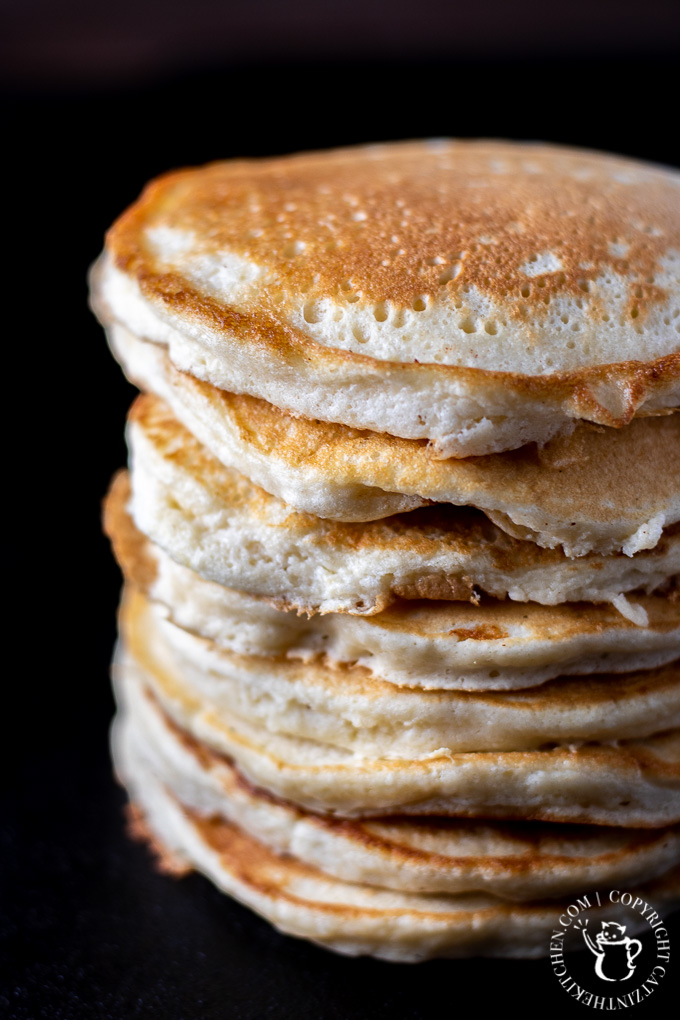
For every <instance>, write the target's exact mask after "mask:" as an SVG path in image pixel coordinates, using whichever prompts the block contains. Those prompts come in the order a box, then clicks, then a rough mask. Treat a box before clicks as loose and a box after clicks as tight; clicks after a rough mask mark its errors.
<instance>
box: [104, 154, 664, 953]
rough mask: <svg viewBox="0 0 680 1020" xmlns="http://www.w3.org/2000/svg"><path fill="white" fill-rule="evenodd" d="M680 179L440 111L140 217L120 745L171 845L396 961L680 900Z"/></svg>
mask: <svg viewBox="0 0 680 1020" xmlns="http://www.w3.org/2000/svg"><path fill="white" fill-rule="evenodd" d="M679 187H680V180H679V178H678V175H677V174H675V173H673V172H672V171H670V170H664V169H662V168H656V167H648V166H645V165H643V164H638V163H633V162H631V161H627V160H623V159H619V158H615V157H610V156H604V155H601V154H596V153H589V152H579V151H577V150H568V149H559V148H553V147H548V146H540V145H519V144H510V143H501V142H442V141H438V142H432V143H408V144H397V145H391V146H375V147H369V148H362V149H353V150H350V149H348V150H337V151H334V152H329V153H317V154H306V155H302V156H296V157H289V158H280V159H272V160H265V161H242V162H238V161H231V162H227V163H216V164H213V165H210V166H207V167H204V168H200V169H197V170H186V171H181V172H178V173H174V174H170V175H167V176H165V177H163V178H161V179H159V180H158V181H156V182H154V183H153V184H151V185H150V186H149V187H148V188H147V189H146V191H145V192H144V194H143V195H142V197H141V198H140V199H139V201H138V202H137V203H136V204H135V205H134V206H132V207H131V208H130V209H129V210H128V211H127V212H126V213H125V214H124V215H123V216H122V217H121V219H120V220H119V221H118V222H117V223H116V224H115V225H114V227H113V228H112V230H111V231H110V233H109V235H108V238H107V243H106V248H105V251H104V254H103V255H102V257H101V258H100V260H99V261H98V263H97V264H96V265H95V267H94V269H93V272H92V301H93V305H94V308H95V310H96V313H97V315H98V316H99V318H100V319H101V321H102V323H103V324H104V325H105V327H106V330H107V334H108V338H109V342H110V345H111V348H112V350H113V352H114V354H115V356H116V357H117V359H118V360H119V362H120V363H121V365H122V367H123V369H124V371H125V373H126V374H127V376H128V377H129V378H130V379H131V380H132V381H133V382H134V383H136V384H137V385H138V386H139V387H140V389H141V390H142V395H141V396H139V397H138V398H137V400H136V401H135V403H134V404H133V406H132V409H131V411H130V416H129V423H128V442H129V448H130V466H129V472H123V473H121V474H119V475H118V476H117V477H116V478H115V479H114V482H113V484H112V487H111V491H110V493H109V495H108V497H107V501H106V508H105V526H106V530H107V532H108V534H109V535H110V537H111V540H112V542H113V546H114V550H115V553H116V557H117V559H118V562H119V563H120V566H121V568H122V571H123V573H124V577H125V588H124V592H123V599H122V606H121V614H120V643H119V647H118V650H117V652H116V657H115V661H114V667H113V675H114V683H115V688H116V696H117V699H118V704H119V712H118V716H117V718H116V721H115V723H114V729H113V754H114V760H115V767H116V771H117V774H118V776H119V778H120V780H121V782H122V783H123V784H124V785H125V787H126V788H127V790H128V792H129V795H130V799H131V802H132V805H133V806H134V811H135V817H136V819H137V825H136V827H137V830H138V831H142V832H144V833H145V834H146V837H147V838H148V839H149V840H150V841H151V842H152V844H153V845H154V847H155V848H156V850H157V851H158V853H159V855H160V858H161V861H162V862H163V863H164V864H165V865H166V866H168V867H170V868H172V869H176V870H179V871H182V870H185V869H192V868H194V869H198V870H199V871H201V872H203V873H204V874H206V875H207V876H208V877H209V878H210V879H212V881H213V882H215V883H216V884H217V885H218V886H219V887H220V888H222V889H223V890H225V891H226V892H227V893H229V894H230V895H232V896H234V897H236V898H237V899H238V900H240V901H241V902H243V903H245V904H247V905H248V906H250V907H251V908H252V909H254V910H256V911H257V912H259V913H260V914H262V915H263V916H264V917H266V918H268V919H269V920H270V921H271V922H272V923H273V924H274V925H276V926H277V927H278V928H280V929H282V930H283V931H285V932H289V933H291V934H294V935H297V936H302V937H305V938H308V939H312V940H314V941H315V942H317V943H320V944H322V945H325V946H327V947H330V948H332V949H335V950H338V951H340V952H343V953H348V954H372V955H375V956H379V957H383V958H385V959H390V960H405V961H413V960H422V959H426V958H428V957H433V956H466V955H467V956H469V955H488V956H516V957H523V956H525V957H531V956H538V955H545V954H547V953H548V951H549V936H550V932H551V931H552V930H553V928H554V926H555V923H556V918H557V917H558V915H559V913H560V912H561V910H563V909H564V906H565V904H568V903H570V902H572V900H573V899H574V898H575V897H577V896H580V895H582V894H584V893H585V892H587V891H588V890H592V889H595V888H597V887H603V886H611V885H613V884H614V885H618V886H619V887H625V888H626V889H630V890H631V891H632V892H636V893H637V892H639V893H640V894H641V895H644V897H645V898H646V899H647V900H648V901H649V902H650V903H652V904H653V905H654V907H655V909H657V910H658V911H659V912H667V911H669V910H670V909H672V908H673V907H674V906H675V905H677V904H678V903H679V902H680V665H679V662H678V657H679V656H680V601H678V598H677V592H678V586H677V576H678V574H679V573H680V523H679V522H680V415H679V414H677V413H675V411H676V409H677V408H678V407H679V406H680V354H679V353H678V352H679V350H680V332H679V331H680V203H679V202H678V196H679V195H680V191H679ZM617 910H618V908H617V907H616V905H610V906H609V907H608V908H606V909H603V911H602V912H601V914H600V917H601V918H602V919H608V920H611V919H613V920H616V918H617V916H618V915H617Z"/></svg>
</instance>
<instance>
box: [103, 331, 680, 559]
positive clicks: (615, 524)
mask: <svg viewBox="0 0 680 1020" xmlns="http://www.w3.org/2000/svg"><path fill="white" fill-rule="evenodd" d="M110 337H111V342H112V346H113V349H114V351H115V352H116V354H117V356H118V357H119V358H120V360H121V361H122V363H123V366H124V368H125V370H126V372H127V374H128V376H129V377H130V378H131V380H132V381H133V382H135V383H137V384H138V385H140V386H141V387H142V388H143V389H145V390H148V391H150V392H152V393H155V394H157V395H158V396H159V397H161V398H162V399H163V400H164V401H167V403H168V405H169V406H170V408H171V409H172V412H173V414H175V415H176V417H177V418H178V419H179V420H180V421H181V422H182V423H183V424H184V426H185V427H186V428H187V429H188V430H189V431H190V432H191V433H192V434H193V435H194V436H196V438H198V439H199V440H200V441H201V442H202V443H203V444H205V446H206V447H207V449H208V450H209V451H210V452H211V453H212V454H213V455H214V456H215V457H217V459H218V460H220V461H221V462H222V463H223V464H225V465H226V466H227V467H231V468H235V469H236V470H238V471H240V472H241V473H243V474H245V475H246V476H247V477H248V478H249V479H250V480H251V481H254V482H256V483H257V484H258V485H261V486H262V487H263V488H264V489H266V490H267V491H268V492H270V493H273V494H274V495H276V496H278V497H279V498H281V499H283V501H284V502H286V503H288V504H289V505H290V506H292V507H294V508H295V509H297V510H300V511H302V512H309V513H313V514H317V515H318V516H320V517H328V518H332V519H335V520H345V521H360V520H374V519H377V518H381V517H387V516H388V515H390V514H392V513H396V512H401V511H404V510H410V509H413V508H415V507H417V506H421V505H423V504H425V503H427V502H430V501H434V502H443V503H453V504H457V505H472V506H476V507H478V508H480V509H482V510H483V511H484V512H485V513H486V514H487V515H488V516H489V517H491V518H492V519H494V520H496V521H497V523H499V524H500V526H501V527H505V528H506V529H507V530H509V531H510V532H511V533H513V534H518V537H527V538H530V539H533V540H534V541H536V542H538V544H539V545H542V546H547V547H548V548H553V547H555V546H557V545H561V546H562V547H563V548H564V550H565V552H566V553H567V554H568V555H571V556H574V555H582V554H583V553H587V552H591V551H595V552H601V553H607V552H611V551H614V550H619V549H623V551H624V552H626V553H627V554H629V555H631V554H633V553H635V552H638V551H639V550H640V549H645V548H651V547H653V546H654V545H655V544H656V542H657V541H658V538H659V536H660V534H661V532H662V530H663V528H664V527H665V526H667V525H668V524H670V523H673V522H675V521H676V520H678V518H680V414H672V415H668V416H662V417H657V418H646V419H642V420H639V421H636V422H633V423H631V424H630V425H629V426H628V427H627V428H625V429H621V430H615V429H605V428H602V427H600V426H597V427H594V426H592V425H589V424H582V425H580V426H579V427H578V428H577V429H576V430H575V431H574V432H573V433H572V434H571V435H569V436H562V437H560V438H556V439H553V440H550V441H549V442H548V443H547V444H546V445H545V446H544V447H543V448H536V446H535V445H533V444H531V445H529V446H527V447H525V448H524V449H522V450H518V451H515V452H514V453H506V454H495V455H490V456H486V457H472V458H468V459H466V460H448V461H441V460H437V459H435V458H434V457H433V456H432V452H431V451H430V450H428V449H427V447H425V446H424V445H423V444H422V443H421V442H417V441H415V440H408V439H396V438H395V437H394V436H388V435H385V434H384V433H376V432H366V431H359V430H357V429H350V428H347V427H346V426H343V425H337V424H330V423H328V422H322V421H318V420H317V421H310V420H309V419H306V418H301V417H299V416H294V415H291V414H290V413H289V412H284V411H280V410H279V409H278V408H276V407H273V406H272V405H271V404H267V403H266V402H265V401H262V400H257V399H255V398H253V397H248V396H237V395H235V394H230V393H226V392H225V391H224V390H219V389H217V388H216V387H214V386H211V385H209V384H207V383H201V382H199V381H197V380H195V379H194V378H193V377H192V376H189V375H187V374H186V373H183V372H178V371H177V370H176V369H174V368H173V366H172V364H171V362H170V360H169V358H168V357H167V355H165V354H164V353H163V349H162V348H161V347H159V346H158V345H157V344H150V343H144V342H143V341H139V340H137V339H135V338H134V337H133V336H132V334H130V333H128V332H127V331H125V330H121V329H118V328H116V327H114V328H113V329H112V330H111V331H110Z"/></svg>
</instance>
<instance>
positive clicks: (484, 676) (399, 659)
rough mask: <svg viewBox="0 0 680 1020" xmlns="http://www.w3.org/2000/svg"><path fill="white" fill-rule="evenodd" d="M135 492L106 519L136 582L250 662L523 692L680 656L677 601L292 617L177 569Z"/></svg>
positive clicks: (111, 506)
mask: <svg viewBox="0 0 680 1020" xmlns="http://www.w3.org/2000/svg"><path fill="white" fill-rule="evenodd" d="M128 495H129V493H128V490H127V486H126V485H125V478H124V476H121V477H120V478H119V479H118V481H117V482H116V483H114V486H113V487H112V490H111V492H110V494H109V496H108V498H107V501H106V505H105V517H104V521H105V528H106V531H107V533H108V534H109V536H110V538H111V540H112V542H113V546H114V549H115V553H116V558H117V560H118V562H119V564H120V565H121V568H122V570H123V572H124V574H125V577H126V580H127V581H128V583H129V584H130V585H131V586H132V587H134V588H136V589H137V590H139V591H141V592H142V593H144V594H145V595H147V596H149V597H150V598H152V599H153V600H154V601H155V602H157V603H158V604H159V606H162V607H163V611H164V612H165V613H166V614H167V617H168V619H169V620H171V621H173V622H174V623H176V624H178V625H179V626H180V627H183V628H184V629H185V630H188V631H191V632H192V633H195V634H199V635H201V636H203V637H205V638H209V639H211V640H214V641H215V642H216V643H217V645H218V646H220V647H221V648H223V649H225V650H226V651H229V652H235V653H237V654H239V655H258V656H286V657H288V658H293V659H302V660H304V661H312V660H316V661H326V662H329V663H331V664H339V663H350V662H357V663H358V664H359V665H360V666H363V667H364V668H366V669H368V670H369V671H370V672H371V673H372V674H373V675H374V676H377V677H380V678H382V679H384V680H387V681H389V682H390V683H396V684H399V685H406V686H412V687H422V688H425V689H428V688H437V689H461V690H501V689H515V690H516V689H521V688H525V687H533V686H535V685H536V684H539V683H543V682H544V681H545V680H549V679H552V678H553V677H556V676H558V675H560V674H585V673H601V672H627V671H631V670H636V669H650V668H652V667H654V666H658V665H663V664H665V663H667V662H670V661H672V660H673V659H675V658H677V657H678V656H680V604H679V603H678V602H677V601H675V600H674V599H672V598H668V597H667V596H666V595H650V596H635V597H633V598H631V599H630V600H629V602H628V607H627V608H628V610H629V611H630V612H632V613H633V614H634V615H635V614H638V613H639V614H643V615H644V617H645V618H646V624H645V625H644V626H638V625H636V624H635V623H633V622H632V621H631V620H628V619H627V618H626V617H624V616H622V615H621V613H619V612H618V610H617V609H615V608H614V607H613V606H610V605H607V604H601V605H592V604H588V603H566V604H562V605H559V606H551V607H546V606H541V605H539V604H538V603H536V602H526V603H516V602H512V601H510V600H506V601H499V600H496V599H490V598H484V599H481V600H480V602H479V604H478V605H475V604H474V603H471V602H438V601H427V600H421V601H417V600H416V601H411V602H408V601H405V600H399V601H398V602H397V603H395V604H394V606H393V607H391V608H388V609H385V610H383V611H382V612H381V613H378V614H376V615H373V616H356V615H351V614H347V613H345V614H339V613H329V614H326V615H325V616H319V615H316V616H312V617H306V616H304V615H296V614H292V613H290V612H285V611H282V610H279V609H276V607H274V606H270V605H268V604H267V603H265V602H263V601H262V600H261V599H256V598H253V597H252V596H248V595H246V594H245V593H243V592H236V591H232V590H231V589H228V588H224V587H222V586H221V585H218V584H215V583H214V582H212V581H206V580H204V579H203V578H202V577H200V576H199V575H198V574H195V573H194V572H193V571H191V570H188V569H187V568H186V567H183V566H182V565H181V564H179V563H175V561H174V560H173V559H172V558H171V557H170V556H168V555H167V553H165V552H164V551H163V550H162V549H161V548H160V546H157V545H155V544H154V543H153V542H150V541H149V540H148V539H147V538H145V536H144V535H142V534H141V532H140V531H139V530H138V529H137V528H136V527H135V525H134V523H133V521H132V519H131V517H130V516H129V514H128V513H127V510H126V501H127V498H128ZM614 682H615V681H614Z"/></svg>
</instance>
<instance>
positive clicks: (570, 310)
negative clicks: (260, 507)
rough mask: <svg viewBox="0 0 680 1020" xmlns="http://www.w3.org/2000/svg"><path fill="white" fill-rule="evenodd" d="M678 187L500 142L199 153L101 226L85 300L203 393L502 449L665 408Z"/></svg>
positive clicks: (471, 450)
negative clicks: (164, 348) (199, 160)
mask: <svg viewBox="0 0 680 1020" xmlns="http://www.w3.org/2000/svg"><path fill="white" fill-rule="evenodd" d="M679 182H680V177H679V176H678V174H677V173H675V172H674V171H672V170H667V169H664V168H659V167H652V166H645V165H644V164H640V163H635V162H632V161H630V160H625V159H620V158H616V157H610V156H605V155H602V154H598V153H591V152H580V151H577V150H569V149H559V148H555V147H550V146H538V145H520V144H511V143H503V142H455V141H452V142H445V141H443V142H434V143H427V142H425V143H410V144H400V145H393V146H378V147H370V148H363V149H354V150H340V151H335V152H330V153H316V154H314V153H312V154H306V155H302V156H296V157H290V158H285V159H274V160H266V161H235V162H229V163H218V164H213V165H211V166H207V167H203V168H199V169H197V170H187V171H181V172H179V173H175V174H169V175H167V176H165V177H163V178H161V179H159V180H158V181H156V182H155V183H154V184H152V185H151V186H150V187H149V188H147V190H146V191H145V193H144V194H143V196H142V197H141V199H140V200H139V201H138V202H137V203H136V204H135V205H134V206H132V208H131V209H130V210H129V211H128V212H127V213H126V214H125V215H124V216H123V217H122V218H121V219H120V220H119V221H118V223H117V224H116V225H115V226H114V228H113V229H112V231H111V232H110V234H109V237H108V240H107V252H108V254H107V258H106V260H105V262H104V264H103V265H102V267H101V270H100V272H99V274H98V279H97V281H96V283H95V290H96V296H95V300H96V301H97V303H98V307H99V309H100V314H101V315H102V316H103V317H104V318H107V317H108V318H111V317H115V318H116V319H118V321H120V322H122V324H124V325H126V326H127V327H129V328H130V329H131V330H132V331H133V332H134V333H136V334H137V335H140V336H147V337H148V338H149V339H153V340H157V341H159V342H164V343H167V344H168V345H169V347H170V352H171V356H172V357H173V360H175V361H176V362H177V363H178V365H179V367H182V368H186V369H188V370H189V371H191V372H192V374H194V375H197V376H199V377H201V378H204V379H207V380H208V381H210V382H213V383H214V384H215V385H217V386H219V387H221V388H225V389H228V390H233V391H234V392H245V393H251V394H252V395H254V396H259V397H262V398H264V399H266V400H269V401H270V402H272V403H274V404H275V405H277V406H280V407H285V408H288V409H290V410H293V411H298V412H300V413H302V414H306V415H308V416H310V417H321V418H325V419H326V420H330V421H338V422H342V423H344V424H347V425H352V426H355V427H359V428H370V429H375V430H377V431H386V432H389V433H391V434H393V435H400V436H405V437H410V438H427V439H430V440H432V441H433V442H434V444H435V446H436V448H437V450H438V452H439V453H440V454H442V455H444V456H450V455H452V454H453V455H457V456H469V455H473V454H482V453H488V452H492V451H494V450H501V449H510V448H512V447H516V446H519V445H521V444H522V443H525V442H528V441H530V440H534V439H535V440H540V441H544V440H545V439H547V438H549V436H550V435H552V434H554V433H555V432H556V431H557V430H559V429H562V428H564V427H565V426H566V425H567V424H568V423H569V422H570V421H571V420H573V419H575V418H587V419H589V420H592V421H596V422H600V423H602V424H607V425H615V426H620V425H623V424H626V423H627V422H629V421H630V419H631V418H632V417H633V415H634V414H635V413H636V412H638V411H639V410H644V411H650V410H657V409H659V408H661V407H668V406H677V404H678V401H679V395H680V387H679V382H678V378H679V375H680V365H679V357H678V350H679V341H678V330H677V326H678V321H679V320H678V313H679V310H680V309H679V299H680V271H679V266H680V213H679V212H678V208H679V206H680V203H679V202H678V195H679V194H680V185H679Z"/></svg>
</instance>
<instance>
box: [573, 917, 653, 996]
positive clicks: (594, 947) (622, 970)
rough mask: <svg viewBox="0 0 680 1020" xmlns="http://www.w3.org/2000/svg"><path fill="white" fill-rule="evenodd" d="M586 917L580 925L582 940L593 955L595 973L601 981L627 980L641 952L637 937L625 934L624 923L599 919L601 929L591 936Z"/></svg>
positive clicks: (632, 972) (633, 970)
mask: <svg viewBox="0 0 680 1020" xmlns="http://www.w3.org/2000/svg"><path fill="white" fill-rule="evenodd" d="M587 925H588V919H587V918H586V919H585V922H584V924H583V927H582V935H583V941H584V942H585V944H586V945H587V946H588V949H589V950H590V951H591V953H593V954H594V956H595V973H596V974H597V976H598V977H599V978H600V980H601V981H627V980H628V978H629V977H632V975H633V974H634V973H635V962H634V961H635V960H636V959H637V958H638V956H639V955H640V953H641V952H642V943H641V942H640V940H639V939H631V938H628V937H627V936H626V926H625V924H618V923H617V922H616V921H600V925H601V929H602V930H601V931H600V932H599V933H598V934H597V935H596V936H595V938H593V937H592V936H591V935H590V934H589V932H588V927H587Z"/></svg>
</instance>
